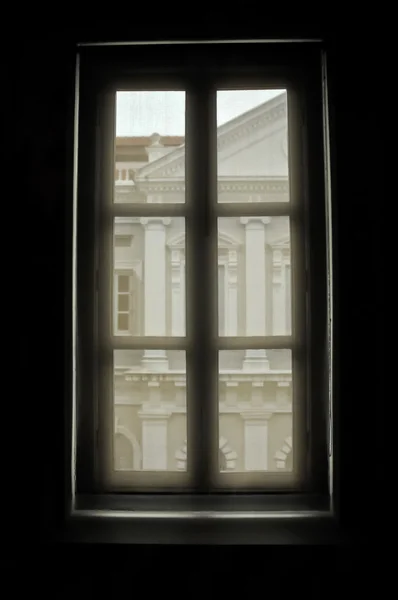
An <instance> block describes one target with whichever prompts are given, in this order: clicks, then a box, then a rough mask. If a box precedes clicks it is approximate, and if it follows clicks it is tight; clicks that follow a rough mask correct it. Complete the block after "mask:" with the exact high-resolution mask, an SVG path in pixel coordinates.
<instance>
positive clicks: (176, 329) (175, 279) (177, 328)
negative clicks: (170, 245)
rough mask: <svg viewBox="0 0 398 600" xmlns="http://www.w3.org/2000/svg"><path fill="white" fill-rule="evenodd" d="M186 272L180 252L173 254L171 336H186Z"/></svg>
mask: <svg viewBox="0 0 398 600" xmlns="http://www.w3.org/2000/svg"><path fill="white" fill-rule="evenodd" d="M184 285H185V282H184V270H183V264H182V261H181V252H180V250H172V252H171V335H177V336H184V335H185V319H184V314H185V306H184V303H185V298H184Z"/></svg>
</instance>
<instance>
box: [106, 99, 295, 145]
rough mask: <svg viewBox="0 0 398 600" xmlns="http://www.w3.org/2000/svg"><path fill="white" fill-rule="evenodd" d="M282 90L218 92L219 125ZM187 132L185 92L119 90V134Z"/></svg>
mask: <svg viewBox="0 0 398 600" xmlns="http://www.w3.org/2000/svg"><path fill="white" fill-rule="evenodd" d="M282 92H283V90H231V91H227V90H226V91H220V92H217V125H218V126H219V125H223V124H224V123H226V122H227V121H230V120H231V119H233V118H235V117H237V116H238V115H240V114H242V113H244V112H246V111H248V110H250V109H252V108H254V107H255V106H258V105H259V104H262V103H263V102H266V100H270V99H271V98H274V97H275V96H278V95H279V94H281V93H282ZM153 133H159V134H160V135H181V136H183V135H184V133H185V92H171V91H169V92H117V94H116V135H117V136H139V135H146V136H150V135H152V134H153Z"/></svg>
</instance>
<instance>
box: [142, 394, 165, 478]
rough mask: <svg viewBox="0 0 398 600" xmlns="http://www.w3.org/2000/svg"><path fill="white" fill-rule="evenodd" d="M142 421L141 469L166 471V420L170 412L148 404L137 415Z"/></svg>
mask: <svg viewBox="0 0 398 600" xmlns="http://www.w3.org/2000/svg"><path fill="white" fill-rule="evenodd" d="M138 414H139V416H140V418H141V420H142V469H143V470H144V471H166V470H167V450H168V448H167V420H168V418H169V417H170V412H169V411H167V410H166V409H165V408H164V407H162V406H156V405H153V404H151V400H150V401H149V403H147V404H144V405H143V406H142V410H141V411H140V412H139V413H138Z"/></svg>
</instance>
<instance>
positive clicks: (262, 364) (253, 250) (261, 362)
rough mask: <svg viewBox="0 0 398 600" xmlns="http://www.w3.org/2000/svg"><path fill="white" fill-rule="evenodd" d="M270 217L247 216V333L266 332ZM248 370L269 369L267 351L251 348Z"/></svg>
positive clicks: (247, 362) (244, 220) (250, 334)
mask: <svg viewBox="0 0 398 600" xmlns="http://www.w3.org/2000/svg"><path fill="white" fill-rule="evenodd" d="M270 220H271V219H270V217H243V218H241V220H240V221H241V223H242V224H243V225H245V227H246V235H245V254H246V262H245V267H246V268H245V279H246V281H245V291H246V299H245V300H246V302H245V303H246V335H247V336H265V335H267V331H266V310H267V307H266V255H265V225H266V224H268V223H269V222H270ZM243 368H244V369H248V370H251V369H255V370H266V369H269V362H268V359H267V354H266V351H265V350H247V351H246V353H245V359H244V362H243Z"/></svg>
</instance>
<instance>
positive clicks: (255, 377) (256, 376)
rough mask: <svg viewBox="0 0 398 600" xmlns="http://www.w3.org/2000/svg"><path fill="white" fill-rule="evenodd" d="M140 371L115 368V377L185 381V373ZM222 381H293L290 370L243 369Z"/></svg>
mask: <svg viewBox="0 0 398 600" xmlns="http://www.w3.org/2000/svg"><path fill="white" fill-rule="evenodd" d="M137 369H140V370H139V371H135V370H134V368H126V367H117V366H116V367H115V377H116V378H123V379H124V380H125V381H133V382H141V381H145V382H147V381H151V380H152V378H153V377H158V378H159V380H160V381H173V382H174V383H175V385H178V384H179V383H180V382H182V381H185V377H186V374H185V371H171V372H170V371H165V372H164V373H161V374H159V373H158V374H157V375H153V372H151V371H149V370H148V371H145V372H143V370H142V367H137ZM220 381H221V382H225V383H226V384H228V383H230V382H235V383H241V384H247V383H250V384H252V383H253V381H263V382H265V383H266V382H279V381H287V382H291V381H292V372H291V370H288V369H275V370H273V371H267V372H266V373H259V372H258V371H253V372H250V371H242V369H235V370H232V369H231V370H228V371H227V372H221V373H220Z"/></svg>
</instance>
